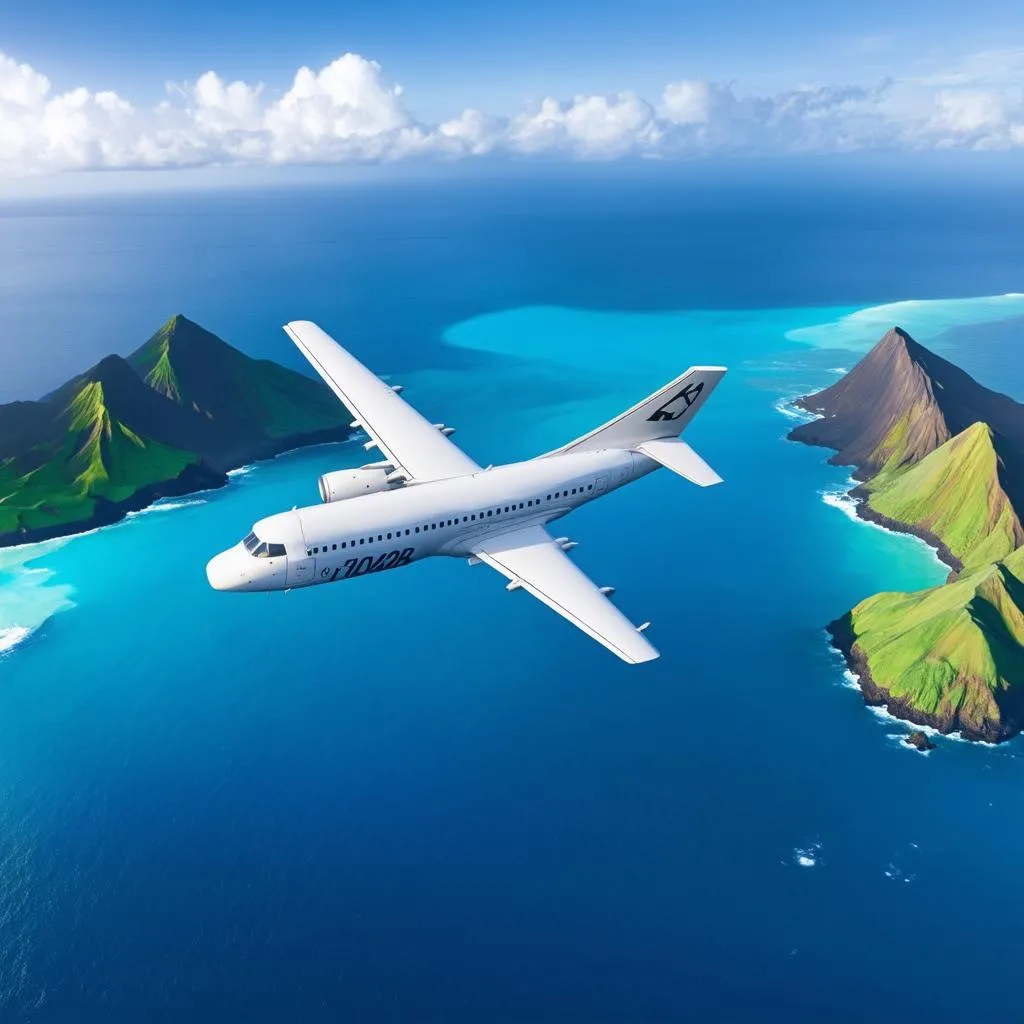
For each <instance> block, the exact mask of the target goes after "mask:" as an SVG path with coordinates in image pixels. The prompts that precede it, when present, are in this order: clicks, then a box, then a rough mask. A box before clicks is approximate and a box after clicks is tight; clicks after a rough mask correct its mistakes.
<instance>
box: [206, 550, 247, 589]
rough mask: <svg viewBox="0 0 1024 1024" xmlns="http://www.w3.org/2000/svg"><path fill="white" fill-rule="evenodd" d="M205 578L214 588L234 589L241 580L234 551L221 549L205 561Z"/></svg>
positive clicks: (241, 575) (241, 574)
mask: <svg viewBox="0 0 1024 1024" xmlns="http://www.w3.org/2000/svg"><path fill="white" fill-rule="evenodd" d="M206 578H207V579H208V580H209V581H210V586H211V587H213V589H214V590H235V589H236V588H237V587H238V586H239V585H240V584H241V583H242V581H243V578H244V576H243V573H242V572H241V570H240V568H239V565H238V560H237V559H236V558H235V551H234V550H233V549H232V550H230V551H222V552H221V553H220V554H219V555H214V556H213V558H211V559H210V560H209V562H207V563H206Z"/></svg>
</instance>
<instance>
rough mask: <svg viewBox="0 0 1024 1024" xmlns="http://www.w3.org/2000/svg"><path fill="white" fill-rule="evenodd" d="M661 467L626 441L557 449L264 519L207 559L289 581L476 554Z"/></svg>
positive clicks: (270, 582) (253, 578) (260, 584)
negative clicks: (624, 445) (618, 445)
mask: <svg viewBox="0 0 1024 1024" xmlns="http://www.w3.org/2000/svg"><path fill="white" fill-rule="evenodd" d="M657 468H658V464H657V463H656V462H654V461H652V460H651V459H648V458H647V457H645V456H644V455H640V454H637V453H636V452H631V451H625V450H620V449H607V450H603V451H592V452H580V453H577V454H569V455H555V456H549V457H546V458H540V459H533V460H531V461H529V462H516V463H511V464H509V465H506V466H495V467H493V468H489V469H483V470H480V471H479V472H476V473H473V474H470V475H467V476H459V477H452V478H449V479H446V480H434V481H430V482H427V483H417V484H408V485H406V486H401V487H396V488H393V489H390V490H387V491H378V492H375V493H372V494H367V495H363V496H360V497H355V498H348V499H345V500H342V501H335V502H330V503H327V504H321V505H310V506H307V507H305V508H299V509H294V510H293V511H291V512H281V513H279V514H277V515H273V516H269V517H268V518H266V519H261V520H260V521H259V522H257V523H256V524H255V526H254V527H253V532H252V533H251V534H250V535H249V537H247V538H246V539H245V541H243V542H240V543H239V544H237V545H235V546H234V547H232V548H229V549H228V550H227V551H224V552H222V553H221V554H219V555H217V556H215V557H214V558H213V559H212V560H211V561H210V563H209V565H208V566H207V576H208V578H209V580H210V583H211V585H212V586H213V587H215V588H216V589H218V590H251V591H265V590H285V589H289V588H291V587H305V586H311V585H312V584H315V583H334V582H336V581H338V580H346V579H352V578H353V577H355V576H364V575H366V574H367V573H371V572H381V571H383V570H387V569H397V568H400V567H401V566H404V565H409V564H411V563H412V562H417V561H420V560H421V559H423V558H427V557H429V556H431V555H448V556H456V557H462V558H465V557H471V556H472V555H473V549H474V547H475V546H476V545H478V544H479V543H480V542H481V541H482V540H483V539H484V538H486V537H487V536H488V535H489V534H492V533H508V532H510V530H513V529H516V528H520V527H526V526H534V525H537V524H541V525H543V524H545V523H550V522H551V521H553V520H555V519H559V518H561V517H562V516H564V515H566V514H567V513H569V512H571V511H572V510H573V509H574V508H578V507H579V506H580V505H583V504H585V503H586V502H588V501H593V500H594V499H595V498H598V497H601V496H602V495H605V494H608V493H609V492H610V491H613V490H615V489H616V488H618V487H622V486H623V485H624V484H627V483H629V482H631V481H632V480H636V479H638V478H639V477H641V476H646V475H647V474H648V473H650V472H652V471H653V470H655V469H657Z"/></svg>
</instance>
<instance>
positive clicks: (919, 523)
mask: <svg viewBox="0 0 1024 1024" xmlns="http://www.w3.org/2000/svg"><path fill="white" fill-rule="evenodd" d="M796 404H797V405H799V406H800V407H801V408H803V409H804V410H806V411H808V412H811V413H814V414H816V415H817V416H818V418H817V419H815V420H812V421H810V422H808V423H804V424H801V425H800V426H798V427H796V428H795V429H794V430H793V431H791V433H790V435H789V437H790V438H791V439H792V440H794V441H800V442H803V443H805V444H812V445H822V446H825V447H828V448H832V449H834V450H835V454H834V455H832V457H831V458H830V460H829V461H830V462H832V463H834V464H837V465H844V466H852V467H853V478H854V481H855V486H854V488H853V489H852V490H851V492H850V494H851V497H852V498H853V499H854V500H855V501H856V508H857V514H858V515H860V516H861V517H862V518H864V519H866V520H870V521H872V522H876V523H879V524H881V525H883V526H886V527H888V528H890V529H893V530H899V531H902V532H906V533H912V534H914V535H916V536H918V537H921V538H923V539H924V540H926V541H927V542H928V543H929V544H932V545H933V546H934V547H935V549H936V550H937V552H938V554H939V557H940V558H941V559H942V560H943V562H944V563H945V564H946V565H947V566H948V567H949V570H950V572H949V577H948V579H947V582H946V583H944V584H942V585H940V586H938V587H932V588H929V589H927V590H921V591H917V592H915V593H897V592H886V593H881V594H875V595H874V596H872V597H868V598H866V599H865V600H863V601H861V602H860V603H859V604H858V605H857V606H856V607H854V608H853V609H851V610H849V611H847V612H846V613H845V614H843V615H841V616H839V617H838V618H837V619H836V620H835V621H833V622H831V623H830V624H829V625H828V631H829V634H830V635H831V637H832V642H833V644H834V646H835V647H836V648H837V649H838V650H839V651H841V652H842V653H843V655H844V657H845V658H846V661H847V664H848V665H849V667H850V670H851V671H852V672H854V673H855V674H856V675H857V677H858V678H859V680H860V687H861V692H862V693H863V695H864V699H865V701H866V702H867V703H868V704H871V705H877V706H884V707H885V708H886V709H887V710H888V711H889V712H890V713H891V714H893V715H895V716H897V717H899V718H902V719H905V720H907V721H909V722H913V723H916V724H919V725H928V726H931V727H933V728H935V729H937V730H939V731H940V732H944V733H951V732H959V733H960V734H961V735H962V736H963V737H964V738H966V739H971V740H984V741H987V742H993V743H996V742H1000V741H1002V740H1006V739H1009V738H1010V737H1012V736H1014V735H1016V734H1017V733H1018V732H1020V731H1021V730H1022V728H1024V527H1022V525H1021V518H1020V511H1019V510H1024V405H1021V404H1020V403H1018V402H1015V401H1014V400H1013V399H1011V398H1009V397H1007V396H1006V395H1002V394H998V393H996V392H994V391H990V390H989V389H988V388H985V387H983V386H982V385H981V384H979V383H978V382H977V381H975V380H974V379H973V378H972V377H970V376H969V375H968V374H966V373H965V372H964V371H963V370H961V369H960V368H959V367H957V366H954V365H953V364H952V363H950V362H948V361H947V360H945V359H943V358H941V357H940V356H937V355H936V354H935V353H934V352H931V351H929V350H928V349H927V348H925V347H924V346H923V345H920V344H919V343H918V342H916V341H914V339H913V338H911V337H910V335H909V334H907V332H906V331H903V330H901V329H900V328H898V327H895V328H893V329H892V330H890V331H888V332H887V333H886V334H885V335H884V337H883V338H882V339H881V340H880V341H879V342H878V344H877V345H876V346H875V347H874V348H873V349H872V350H871V352H869V353H868V355H866V356H865V357H864V358H863V359H862V360H861V361H860V362H859V363H858V364H857V365H856V366H855V367H854V368H853V369H852V370H851V371H850V372H849V373H847V374H846V375H845V376H844V377H843V378H842V379H841V380H839V381H838V382H837V383H836V384H834V385H832V386H831V387H829V388H826V389H825V390H824V391H820V392H818V393H817V394H813V395H809V396H806V397H804V398H801V399H799V400H798V401H797V403H796Z"/></svg>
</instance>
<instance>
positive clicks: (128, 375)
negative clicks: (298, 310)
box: [0, 315, 349, 545]
mask: <svg viewBox="0 0 1024 1024" xmlns="http://www.w3.org/2000/svg"><path fill="white" fill-rule="evenodd" d="M348 419H349V417H348V415H347V413H346V411H345V409H344V407H343V406H342V405H341V403H340V402H338V401H337V399H336V398H335V397H334V395H333V394H332V393H331V392H330V391H329V389H328V388H327V387H326V385H324V384H322V383H321V382H320V381H317V380H312V379H311V378H309V377H306V376H304V375H302V374H299V373H295V372H294V371H292V370H288V369H285V368H284V367H282V366H279V365H277V364H276V363H273V362H269V361H267V360H256V359H250V358H249V357H248V356H246V355H243V354H242V353H241V352H239V351H238V350H237V349H234V348H232V347H231V346H230V345H228V344H226V343H225V342H223V341H221V340H220V339H219V338H217V337H216V336H215V335H213V334H210V333H209V332H208V331H205V330H203V329H202V328H201V327H199V326H198V325H196V324H194V323H192V322H191V321H190V320H187V319H186V318H185V317H183V316H180V315H179V316H175V317H172V318H171V319H170V320H168V322H167V323H166V324H164V326H163V327H162V328H161V329H160V330H159V331H157V333H156V334H154V335H153V337H152V338H150V340H149V341H147V342H146V343H145V344H144V345H143V346H142V347H141V348H139V349H138V350H137V351H136V352H134V353H133V354H132V355H131V356H129V357H128V359H123V358H121V357H120V356H107V357H106V358H105V359H103V360H101V361H100V362H99V363H97V365H96V366H94V367H92V369H90V370H88V371H86V372H85V373H84V374H81V375H80V376H78V377H75V378H73V379H72V380H70V381H68V382H67V383H66V384H64V385H63V386H62V387H60V388H58V389H57V390H56V391H54V392H52V393H51V394H49V395H47V396H45V397H44V398H43V399H41V400H40V401H38V402H13V403H10V404H9V405H3V406H0V545H4V544H14V543H21V542H24V541H27V540H37V539H43V538H45V537H53V536H59V535H61V534H66V533H74V532H78V531H80V530H83V529H88V528H90V527H92V526H96V525H100V524H103V523H109V522H114V521H116V520H117V519H119V518H121V517H122V516H123V515H124V514H125V512H127V511H129V510H130V509H133V508H141V507H143V506H145V505H147V504H149V503H150V502H152V501H153V500H155V499H156V498H158V497H162V496H166V495H170V494H182V493H187V492H189V491H194V490H198V489H202V488H206V487H214V486H220V485H222V484H224V483H225V482H226V477H225V472H226V471H227V470H228V469H231V468H232V467H234V466H238V465H241V464H243V463H246V462H251V461H254V460H256V459H260V458H267V457H270V456H272V455H274V454H277V453H278V452H281V451H284V450H285V449H288V448H294V447H298V446H300V445H303V444H311V443H317V442H320V441H328V440H341V439H343V438H345V437H347V436H348V434H349V428H348V426H347V421H348Z"/></svg>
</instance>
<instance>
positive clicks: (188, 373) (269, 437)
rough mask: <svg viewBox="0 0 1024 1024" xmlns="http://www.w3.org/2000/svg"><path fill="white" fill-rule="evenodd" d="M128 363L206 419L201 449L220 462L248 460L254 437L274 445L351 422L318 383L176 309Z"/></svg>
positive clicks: (162, 392) (154, 386)
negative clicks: (248, 351) (207, 433)
mask: <svg viewBox="0 0 1024 1024" xmlns="http://www.w3.org/2000/svg"><path fill="white" fill-rule="evenodd" d="M128 363H129V364H130V365H131V366H132V368H133V369H134V370H135V371H136V372H137V373H138V375H139V376H140V377H142V378H143V380H144V381H145V382H146V383H147V384H148V385H149V386H150V388H152V389H153V390H154V391H155V392H157V393H158V394H160V395H163V396H164V397H165V398H168V399H169V400H170V401H172V402H174V403H176V404H177V405H179V406H181V407H183V408H186V409H190V410H191V411H193V412H195V413H197V414H199V416H201V417H204V418H205V419H206V420H208V421H209V423H210V425H211V427H212V428H213V429H212V430H211V432H210V439H209V446H210V447H208V449H207V451H206V454H207V455H208V457H210V458H213V459H214V461H218V462H219V463H220V464H222V465H234V464H237V462H238V460H239V458H242V459H243V460H245V461H248V459H249V458H251V456H249V455H248V454H247V453H249V452H250V451H251V450H252V446H253V442H254V438H256V437H260V438H262V439H264V441H266V442H267V445H268V447H269V448H271V449H274V450H280V448H279V446H277V445H275V443H274V442H275V441H276V440H278V439H281V438H289V437H295V436H297V435H298V436H301V435H305V434H316V433H318V432H320V431H323V430H331V429H337V428H338V427H340V426H342V425H343V424H346V423H347V422H348V421H349V420H350V419H351V417H350V416H348V414H347V413H346V411H345V409H344V408H343V407H342V406H341V403H340V402H339V401H338V399H337V398H336V397H335V395H334V394H333V393H332V392H331V391H330V389H329V388H327V387H326V385H324V384H322V383H321V382H320V381H313V380H311V379H310V378H309V377H305V376H303V375H302V374H299V373H295V372H294V371H293V370H288V369H286V368H285V367H283V366H280V365H278V364H277V363H274V362H271V361H270V360H267V359H251V358H249V356H247V355H244V354H243V353H241V352H239V351H238V349H236V348H232V347H231V346H230V345H228V344H227V343H226V342H224V341H221V339H220V338H218V337H217V336H216V335H215V334H211V333H210V332H209V331H207V330H204V329H203V328H202V327H200V326H199V325H198V324H195V323H193V322H192V321H191V320H189V319H187V318H186V317H184V316H181V315H180V314H179V315H177V316H173V317H171V319H170V320H168V321H167V323H165V324H164V325H163V327H161V328H160V330H158V331H157V332H156V334H154V335H153V337H152V338H150V339H149V341H147V342H146V343H145V344H144V345H143V346H142V347H141V348H139V349H137V350H136V351H135V352H133V353H132V354H131V355H130V356H129V357H128ZM235 449H239V450H240V451H241V452H244V453H246V454H244V455H240V454H239V451H236V450H235Z"/></svg>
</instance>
